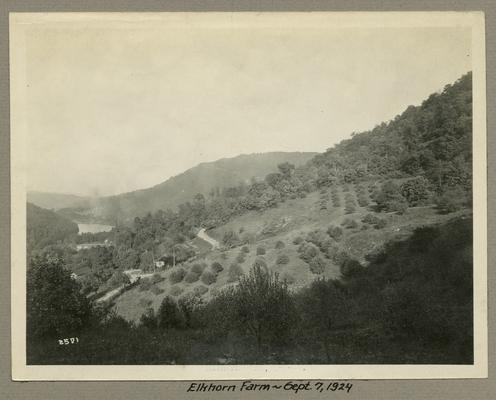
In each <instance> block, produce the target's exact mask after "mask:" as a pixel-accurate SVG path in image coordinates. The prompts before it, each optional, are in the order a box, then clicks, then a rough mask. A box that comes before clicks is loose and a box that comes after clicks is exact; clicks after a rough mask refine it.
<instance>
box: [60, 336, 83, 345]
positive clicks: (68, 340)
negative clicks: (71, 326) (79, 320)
mask: <svg viewBox="0 0 496 400" xmlns="http://www.w3.org/2000/svg"><path fill="white" fill-rule="evenodd" d="M78 342H79V339H78V338H77V337H71V338H65V339H59V344H60V345H61V346H64V345H67V344H74V343H78Z"/></svg>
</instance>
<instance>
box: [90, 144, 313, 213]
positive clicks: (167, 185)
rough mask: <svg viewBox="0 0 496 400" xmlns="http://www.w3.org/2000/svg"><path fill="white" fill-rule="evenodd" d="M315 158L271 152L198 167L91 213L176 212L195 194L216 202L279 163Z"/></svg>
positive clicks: (100, 202) (112, 199) (108, 199)
mask: <svg viewBox="0 0 496 400" xmlns="http://www.w3.org/2000/svg"><path fill="white" fill-rule="evenodd" d="M314 155H315V153H304V152H293V153H291V152H271V153H261V154H243V155H240V156H237V157H233V158H224V159H221V160H217V161H214V162H206V163H201V164H199V165H197V166H196V167H193V168H191V169H189V170H187V171H185V172H183V173H181V174H179V175H177V176H174V177H172V178H170V179H168V180H167V181H165V182H163V183H161V184H159V185H157V186H154V187H152V188H149V189H143V190H137V191H134V192H129V193H124V194H121V195H117V196H109V197H103V198H100V199H98V202H97V206H96V208H94V209H93V213H94V214H95V216H96V217H100V218H105V219H107V220H109V221H111V222H115V221H116V220H120V221H125V220H128V219H132V218H134V217H135V216H144V215H145V214H146V213H148V212H155V211H157V210H167V209H172V210H176V209H177V207H178V206H179V205H180V204H182V203H185V202H186V201H189V200H191V199H192V198H193V196H195V195H196V194H197V193H201V194H202V195H204V197H205V198H207V199H212V198H217V197H219V196H221V195H222V193H223V192H224V191H225V190H226V188H230V187H235V186H239V187H245V188H246V187H248V186H249V184H250V181H252V180H253V179H258V180H261V179H263V178H264V177H265V175H267V174H268V173H269V172H271V171H273V170H274V169H275V168H276V167H277V165H278V164H280V163H283V162H290V163H292V164H294V165H302V164H304V163H305V162H307V161H308V160H309V159H310V158H311V157H313V156H314ZM164 156H165V157H166V155H164Z"/></svg>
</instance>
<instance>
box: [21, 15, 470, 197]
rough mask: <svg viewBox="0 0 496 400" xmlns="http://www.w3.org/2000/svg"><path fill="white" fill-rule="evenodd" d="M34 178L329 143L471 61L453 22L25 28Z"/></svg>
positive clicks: (88, 176)
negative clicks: (355, 26)
mask: <svg viewBox="0 0 496 400" xmlns="http://www.w3.org/2000/svg"><path fill="white" fill-rule="evenodd" d="M26 60H27V67H26V77H27V98H28V103H27V108H26V110H27V116H28V117H27V118H28V119H27V120H28V155H29V160H30V162H29V167H28V185H29V189H30V190H41V191H51V192H63V193H76V194H98V195H107V194H116V193H120V192H125V191H130V190H134V189H139V188H145V187H149V186H152V185H155V184H157V183H160V182H162V181H164V180H166V179H167V178H169V177H170V176H173V175H176V174H178V173H180V172H182V171H184V170H186V169H188V168H190V167H193V166H195V165H196V164H198V163H200V162H204V161H213V160H216V159H219V158H223V157H231V156H235V155H238V154H242V153H256V152H266V151H319V152H321V151H324V150H325V149H327V148H329V147H332V145H333V144H335V143H337V142H339V141H340V140H342V139H344V138H346V137H348V136H349V135H350V134H351V132H353V131H362V130H368V129H371V128H373V127H374V126H375V125H376V124H378V123H380V122H381V121H386V120H390V119H391V118H393V117H394V116H395V115H397V114H399V113H401V112H402V111H404V110H405V108H406V107H407V106H408V105H410V104H414V105H418V104H420V103H421V101H422V100H423V99H425V98H426V97H427V96H428V95H429V94H430V93H432V92H435V91H438V90H441V89H442V88H443V87H444V85H446V84H448V83H452V82H454V81H455V80H456V79H458V78H459V77H460V76H461V75H462V74H464V73H466V72H467V71H468V70H470V69H471V67H470V66H471V57H470V32H469V31H468V30H466V29H461V28H458V29H455V28H371V29H350V28H346V29H344V28H341V29H311V28H305V29H303V28H302V29H291V28H289V27H284V26H283V27H279V28H277V29H269V28H258V29H250V28H246V27H245V28H243V29H235V28H232V27H231V28H228V29H226V28H224V29H203V28H195V27H194V24H193V25H189V26H187V27H185V28H184V29H172V28H168V27H167V26H166V25H162V26H157V25H153V26H149V27H148V26H147V25H146V24H141V25H138V26H135V25H131V26H130V27H128V28H127V29H119V28H112V27H102V26H91V25H90V24H85V23H74V24H71V25H70V26H59V27H56V26H50V27H44V26H41V27H34V28H33V29H31V30H30V31H29V34H28V36H27V38H26Z"/></svg>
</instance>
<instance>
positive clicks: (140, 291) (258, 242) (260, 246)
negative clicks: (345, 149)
mask: <svg viewBox="0 0 496 400" xmlns="http://www.w3.org/2000/svg"><path fill="white" fill-rule="evenodd" d="M362 186H366V185H365V184H362ZM333 191H335V192H337V193H338V196H339V198H340V204H341V205H340V206H338V207H335V206H334V205H333V200H332V199H331V196H332V192H333ZM348 193H349V194H350V195H351V196H354V197H355V198H356V197H357V190H356V187H355V186H353V185H339V186H335V187H334V188H330V189H329V190H326V191H320V192H313V193H310V194H309V195H307V196H306V197H305V198H297V199H289V200H287V201H285V202H284V203H281V204H279V205H278V206H277V207H274V208H271V209H268V210H265V211H263V212H260V211H251V212H248V213H246V214H244V215H242V216H239V217H237V218H235V219H233V220H231V221H229V222H228V223H226V224H225V225H222V226H220V227H218V228H215V229H212V230H210V231H208V234H209V235H210V236H211V237H213V238H215V239H217V240H218V241H219V242H221V243H222V239H223V237H224V235H225V234H226V233H227V232H236V233H237V234H238V236H240V237H241V238H243V239H244V240H243V244H239V245H235V246H233V247H231V248H225V247H224V248H221V249H220V250H211V246H210V245H209V244H208V243H206V242H205V241H203V240H201V239H198V238H195V239H193V240H192V241H191V244H192V245H193V246H195V247H196V249H197V251H198V253H199V254H198V255H197V256H196V257H195V258H194V259H192V260H189V261H188V262H185V263H182V264H179V265H177V266H176V267H175V268H171V269H169V270H166V271H158V272H157V277H156V281H158V282H156V283H154V284H149V283H148V282H145V284H143V285H138V286H137V287H134V288H132V289H131V290H128V291H126V292H124V293H123V294H122V295H121V296H119V297H118V298H116V299H115V300H114V303H115V304H114V309H115V311H116V312H117V313H118V314H119V315H121V316H123V317H124V318H125V319H127V320H130V321H139V319H140V317H141V316H142V314H143V313H144V312H145V311H146V309H147V308H149V307H152V308H153V309H154V310H157V309H158V308H159V306H160V304H161V302H162V300H163V298H164V297H165V296H172V297H174V298H176V299H178V298H180V297H182V296H188V295H192V296H197V297H201V298H202V299H204V300H205V301H207V300H209V299H211V298H212V297H213V295H215V294H216V293H218V291H219V290H222V289H223V288H225V287H226V286H229V285H234V284H236V282H237V279H236V280H234V281H233V280H232V279H230V275H229V269H230V266H231V265H233V264H234V265H237V266H239V267H240V269H241V271H242V272H243V273H247V272H248V271H249V269H250V268H251V267H252V266H253V264H254V263H255V262H256V260H263V261H264V262H265V263H266V265H267V267H268V269H269V270H270V271H272V272H274V273H277V274H278V275H279V277H280V278H281V279H285V280H287V282H288V285H289V288H290V289H291V290H294V291H297V290H299V289H301V288H303V287H305V286H308V285H309V284H310V283H311V282H312V281H314V280H315V279H316V278H317V277H322V276H323V277H326V278H338V277H339V276H340V268H339V265H338V262H337V261H336V260H333V259H329V258H328V257H326V256H325V254H323V253H322V251H321V250H319V255H320V256H321V257H322V259H324V260H325V268H324V271H323V272H322V273H321V274H315V273H312V271H311V270H310V267H309V264H308V263H307V262H305V261H304V260H302V259H301V258H300V256H299V253H298V248H299V246H300V245H301V243H298V242H299V239H300V240H301V239H305V238H306V237H307V235H308V234H309V233H311V232H315V231H320V232H326V231H327V229H328V228H329V227H330V226H339V227H341V228H342V230H343V235H342V238H341V239H340V240H339V241H333V244H334V245H335V246H337V249H338V250H337V252H338V253H339V252H340V251H344V252H346V253H347V254H348V255H349V256H351V257H352V258H353V259H356V260H358V261H359V262H361V263H363V264H364V265H366V264H367V257H366V256H367V255H368V254H374V253H376V252H378V251H379V250H381V249H382V247H383V246H384V244H386V243H388V242H393V241H398V240H403V239H406V238H408V237H409V236H410V235H411V234H412V232H413V231H414V230H415V229H416V228H419V227H424V226H432V225H437V224H442V223H445V222H447V221H449V220H451V219H456V218H460V217H462V218H463V216H464V215H466V216H468V215H469V214H470V211H469V210H467V209H465V210H460V211H457V212H455V213H450V214H442V213H440V212H439V211H438V210H437V209H436V207H435V206H433V205H427V206H422V207H411V208H409V209H408V210H407V211H406V213H404V214H401V215H400V214H397V213H385V212H381V213H379V212H375V211H374V208H375V203H374V202H372V201H371V200H370V199H369V200H370V202H369V204H368V205H367V206H362V207H360V206H359V205H357V206H356V210H355V212H352V213H346V210H345V206H344V197H345V196H346V195H347V194H348ZM348 196H349V195H348ZM328 198H329V199H328ZM323 204H325V206H323ZM369 214H372V215H375V216H376V217H378V218H380V219H382V220H384V221H385V226H384V227H381V228H376V227H374V226H372V225H370V224H368V223H365V222H363V221H362V220H363V219H364V217H365V216H367V215H369ZM351 221H354V222H355V223H356V226H353V225H354V223H353V222H351ZM350 225H351V226H352V227H347V226H350ZM281 242H282V243H283V246H282V245H281ZM278 243H279V244H278ZM277 247H279V248H277ZM281 247H282V248H281ZM257 251H258V253H263V252H264V254H257ZM240 255H242V257H240ZM283 255H285V256H287V261H285V262H284V263H278V258H281V256H283ZM213 263H219V264H220V265H221V266H222V268H223V269H222V271H220V272H215V271H212V264H213ZM195 264H199V265H201V266H202V267H201V268H202V269H203V270H204V271H210V272H212V275H213V276H214V277H215V279H214V280H215V281H214V282H212V283H210V284H209V283H205V282H203V281H202V275H198V277H197V278H196V279H194V278H192V279H194V281H190V282H187V281H186V278H183V279H181V280H180V282H177V283H172V282H171V278H170V276H171V274H174V273H175V272H176V271H178V270H184V271H185V273H186V274H188V273H189V272H191V269H192V268H193V266H194V265H195ZM159 276H160V278H159Z"/></svg>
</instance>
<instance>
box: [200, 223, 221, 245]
mask: <svg viewBox="0 0 496 400" xmlns="http://www.w3.org/2000/svg"><path fill="white" fill-rule="evenodd" d="M196 236H197V237H199V238H200V239H202V240H204V241H205V242H207V243H209V244H210V245H211V246H212V249H214V250H215V249H218V248H220V243H219V242H218V241H217V240H215V239H214V238H213V237H211V236H209V235H208V233H207V232H206V230H205V228H202V229H200V230H199V231H198V233H197V234H196Z"/></svg>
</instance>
